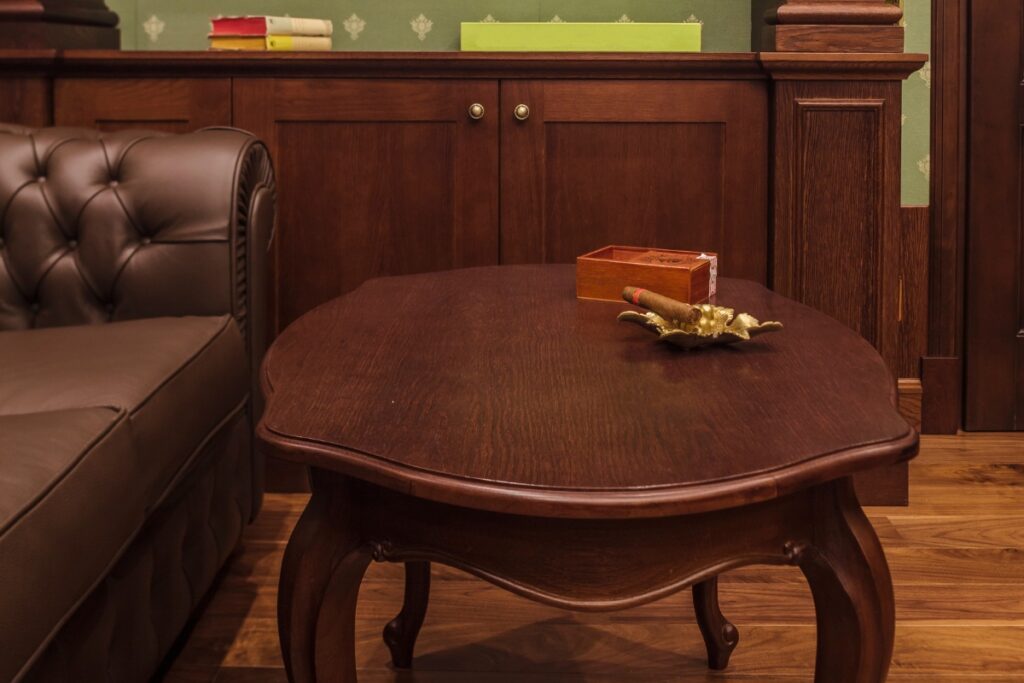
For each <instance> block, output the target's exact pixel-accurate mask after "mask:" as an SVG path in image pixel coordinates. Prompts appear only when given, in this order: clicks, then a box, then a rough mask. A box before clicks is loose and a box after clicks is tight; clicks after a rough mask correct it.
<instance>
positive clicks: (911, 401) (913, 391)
mask: <svg viewBox="0 0 1024 683" xmlns="http://www.w3.org/2000/svg"><path fill="white" fill-rule="evenodd" d="M897 384H898V390H899V411H900V415H902V416H903V419H905V420H906V421H907V422H909V423H910V425H911V426H912V427H913V428H914V429H916V430H917V431H919V432H920V431H921V410H922V405H923V402H924V387H923V386H922V384H921V380H919V379H918V378H917V377H901V378H900V379H899V382H898V383H897Z"/></svg>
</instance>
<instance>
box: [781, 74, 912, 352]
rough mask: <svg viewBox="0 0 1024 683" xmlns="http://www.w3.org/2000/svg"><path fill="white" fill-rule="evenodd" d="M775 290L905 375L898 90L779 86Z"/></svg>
mask: <svg viewBox="0 0 1024 683" xmlns="http://www.w3.org/2000/svg"><path fill="white" fill-rule="evenodd" d="M775 97H776V113H775V131H776V132H775V157H774V179H775V192H774V195H775V202H774V211H775V231H774V235H775V249H774V262H775V263H774V276H773V280H774V283H773V284H774V288H775V289H776V291H778V292H779V293H781V294H784V295H785V296H788V297H792V298H794V299H796V300H798V301H802V302H804V303H807V304H808V305H810V306H813V307H815V308H817V309H818V310H820V311H824V312H825V313H828V314H829V315H831V316H833V317H834V318H836V319H837V320H839V321H840V322H842V323H844V324H846V325H848V326H849V327H851V328H853V329H854V330H856V331H857V332H859V333H860V334H861V335H863V336H864V338H865V339H867V340H868V341H870V342H871V343H872V344H873V345H874V346H875V348H877V349H878V350H879V352H880V353H881V355H882V357H883V358H884V359H885V361H886V363H888V365H889V367H890V368H892V369H893V371H894V372H895V371H896V369H897V368H898V367H899V357H900V350H899V349H900V346H901V345H903V344H904V343H905V342H904V340H903V339H902V338H901V336H902V334H903V330H902V329H901V325H900V318H901V311H900V306H901V296H900V287H899V268H900V248H901V244H900V242H901V240H900V224H899V221H900V214H899V211H900V207H899V168H900V166H899V120H900V104H899V103H900V90H899V84H898V83H889V82H879V83H843V84H834V83H816V82H804V81H785V82H780V83H777V84H776V94H775Z"/></svg>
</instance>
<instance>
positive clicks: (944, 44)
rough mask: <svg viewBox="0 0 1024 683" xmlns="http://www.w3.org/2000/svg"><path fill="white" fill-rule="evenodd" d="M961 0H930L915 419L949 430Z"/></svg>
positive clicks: (959, 251)
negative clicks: (927, 216)
mask: <svg viewBox="0 0 1024 683" xmlns="http://www.w3.org/2000/svg"><path fill="white" fill-rule="evenodd" d="M968 3H969V0H932V57H931V62H932V112H931V121H932V142H931V169H932V170H931V197H930V202H929V203H930V206H931V237H930V240H929V273H928V281H929V282H928V355H927V356H925V357H924V359H923V361H922V366H921V382H922V385H923V389H924V401H923V406H922V426H923V431H924V432H926V433H938V434H948V433H955V432H956V431H957V430H958V429H959V428H960V425H961V423H962V414H963V408H962V405H963V390H964V376H963V367H964V364H963V345H964V338H963V335H964V323H963V320H964V292H965V270H966V267H965V264H966V261H965V253H966V250H965V247H964V245H965V235H966V225H967V222H966V207H967V184H966V180H967V176H966V170H967V92H968V90H967V88H968V79H967V59H968V52H967V33H968V9H969V7H968Z"/></svg>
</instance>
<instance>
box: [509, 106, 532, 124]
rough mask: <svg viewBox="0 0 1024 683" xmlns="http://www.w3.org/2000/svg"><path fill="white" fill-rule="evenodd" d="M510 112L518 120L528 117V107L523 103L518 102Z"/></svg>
mask: <svg viewBox="0 0 1024 683" xmlns="http://www.w3.org/2000/svg"><path fill="white" fill-rule="evenodd" d="M512 114H513V116H515V117H516V118H517V119H519V120H520V121H525V120H526V119H528V118H530V108H529V107H527V106H526V105H525V104H519V105H516V108H515V109H513V110H512Z"/></svg>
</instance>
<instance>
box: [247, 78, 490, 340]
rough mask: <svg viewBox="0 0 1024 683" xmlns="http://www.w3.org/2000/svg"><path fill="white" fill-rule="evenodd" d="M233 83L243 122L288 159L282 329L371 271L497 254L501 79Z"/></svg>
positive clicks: (279, 161)
mask: <svg viewBox="0 0 1024 683" xmlns="http://www.w3.org/2000/svg"><path fill="white" fill-rule="evenodd" d="M234 88H235V90H234V106H235V122H236V125H238V126H240V127H242V128H246V129H248V130H251V131H252V132H254V133H255V134H256V135H258V136H259V137H261V138H262V139H263V140H265V141H266V142H267V143H268V144H269V145H270V148H271V151H272V154H273V157H274V160H275V166H276V169H277V175H278V234H277V238H276V239H275V241H274V255H273V262H274V267H275V270H276V277H275V278H274V283H275V286H276V293H275V304H274V306H275V308H274V316H273V318H274V321H275V326H276V329H277V330H278V331H279V330H281V329H283V328H284V327H285V326H286V325H287V324H288V323H290V322H291V321H293V320H294V319H295V318H297V317H298V316H299V315H301V314H302V313H304V312H306V311H307V310H309V309H310V308H312V307H314V306H316V305H318V304H320V303H322V302H324V301H327V300H329V299H331V298H333V297H336V296H339V295H341V294H344V293H345V292H347V291H350V290H352V289H354V288H355V287H357V286H358V285H359V284H360V283H361V282H363V281H364V280H366V279H368V278H371V277H376V276H380V275H400V274H406V273H416V272H424V271H430V270H444V269H449V268H457V267H463V266H474V265H489V264H494V263H496V262H497V259H498V132H497V130H498V128H497V121H496V117H495V116H494V114H495V113H496V110H497V101H498V86H497V83H496V82H495V81H400V80H398V81H392V80H342V79H331V80H314V79H295V80H284V79H240V80H237V81H236V82H235V86H234ZM474 103H479V104H481V105H483V108H484V112H485V115H484V117H483V118H482V119H479V120H473V119H472V118H471V117H470V116H469V114H468V111H469V107H470V106H471V105H472V104H474Z"/></svg>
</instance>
